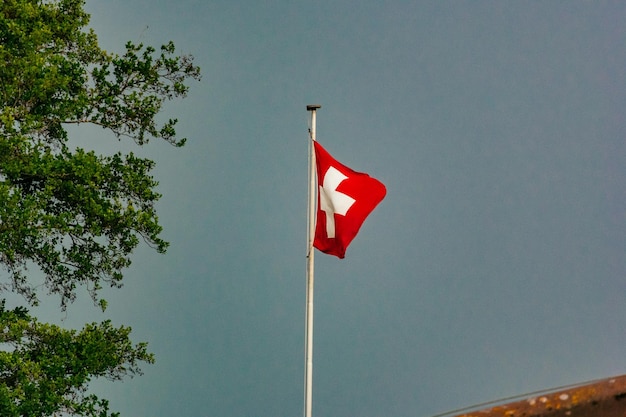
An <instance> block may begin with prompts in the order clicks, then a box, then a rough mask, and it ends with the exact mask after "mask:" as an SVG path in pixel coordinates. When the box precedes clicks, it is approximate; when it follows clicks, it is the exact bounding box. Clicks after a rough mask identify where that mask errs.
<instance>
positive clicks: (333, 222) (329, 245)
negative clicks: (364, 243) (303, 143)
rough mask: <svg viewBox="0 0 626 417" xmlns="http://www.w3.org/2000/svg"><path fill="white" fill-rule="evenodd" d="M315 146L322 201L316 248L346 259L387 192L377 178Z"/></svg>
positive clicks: (319, 202)
mask: <svg viewBox="0 0 626 417" xmlns="http://www.w3.org/2000/svg"><path fill="white" fill-rule="evenodd" d="M314 145H315V160H316V162H317V179H318V200H317V223H316V226H315V240H314V241H313V246H315V247H316V248H317V249H319V250H320V251H322V252H324V253H327V254H329V255H335V256H337V257H339V258H344V257H345V254H346V249H347V248H348V245H349V244H350V242H352V239H354V237H355V236H356V234H357V233H358V232H359V229H360V228H361V225H362V224H363V222H364V221H365V219H366V218H367V216H368V215H369V214H370V213H371V212H372V211H373V210H374V208H375V207H376V206H377V205H378V203H380V202H381V201H382V199H383V198H385V194H386V192H387V190H386V189H385V186H384V185H383V183H381V182H380V181H378V180H377V179H375V178H372V177H370V176H369V175H367V174H365V173H362V172H356V171H353V170H352V169H350V168H348V167H347V166H345V165H343V164H341V163H340V162H338V161H337V160H336V159H335V158H333V157H332V156H331V155H330V154H329V153H328V152H327V151H326V150H325V149H324V148H323V147H322V146H321V145H320V144H319V143H317V142H314Z"/></svg>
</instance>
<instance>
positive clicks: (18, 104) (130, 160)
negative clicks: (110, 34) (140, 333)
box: [0, 0, 200, 416]
mask: <svg viewBox="0 0 626 417" xmlns="http://www.w3.org/2000/svg"><path fill="white" fill-rule="evenodd" d="M83 6H84V1H83V0H3V1H2V2H0V265H1V266H2V267H3V268H4V271H0V291H3V292H7V291H12V292H15V293H18V294H21V295H22V296H24V297H25V299H26V300H27V301H28V303H29V304H31V305H36V304H37V302H38V299H39V297H40V296H41V295H40V294H39V292H38V290H37V288H39V287H43V288H45V289H46V290H47V292H48V293H49V294H55V295H58V296H59V297H60V303H61V308H62V309H65V308H66V307H67V305H68V303H70V302H72V301H74V299H75V298H76V295H77V289H78V288H83V287H84V288H86V289H87V291H88V292H89V294H90V295H91V297H92V298H93V300H94V302H98V303H100V305H101V307H102V308H103V309H104V307H105V305H106V303H105V301H104V300H103V299H101V298H100V296H99V290H100V289H102V287H103V285H110V286H114V287H119V286H120V285H121V282H122V278H123V270H124V269H125V268H126V267H128V266H129V265H130V263H131V254H132V252H133V250H134V249H135V248H136V247H137V245H138V244H139V243H140V241H142V240H143V241H145V242H146V243H147V244H148V245H150V246H151V247H153V248H154V249H156V250H157V251H158V252H165V250H166V248H167V246H168V243H167V242H165V241H164V240H163V239H162V238H160V237H159V235H160V232H161V226H160V225H159V222H158V217H157V215H156V211H155V203H156V202H157V200H158V199H159V197H160V195H159V194H158V193H157V192H156V191H155V188H156V186H157V182H156V181H155V180H154V178H153V177H152V175H151V170H152V169H153V167H154V162H153V161H151V160H149V159H145V158H141V157H138V156H136V155H134V154H133V153H127V154H123V153H121V152H118V153H115V154H113V155H99V154H96V153H95V152H93V151H89V150H85V149H81V148H74V149H72V148H71V147H70V145H69V137H68V127H69V126H71V125H80V124H90V125H95V126H99V127H101V128H103V129H106V130H108V131H109V132H111V134H112V135H114V136H115V137H117V138H118V139H120V140H121V139H124V138H128V139H131V140H134V141H135V142H136V143H137V144H138V145H144V144H146V143H148V142H149V140H150V139H162V140H165V141H167V142H169V143H170V144H172V145H174V146H182V145H183V144H184V142H185V139H184V138H179V137H178V136H177V134H176V130H175V126H176V122H177V121H176V119H171V120H167V121H165V122H159V120H158V119H157V115H158V114H159V113H160V111H161V109H162V106H163V104H164V102H165V101H167V100H171V99H174V98H178V97H184V96H185V95H186V93H187V91H188V86H187V82H188V81H189V80H193V79H199V78H200V75H199V68H198V67H197V66H195V65H194V64H193V60H192V58H191V57H190V56H185V55H182V56H180V55H176V51H175V47H174V45H173V44H172V43H168V44H166V45H163V46H162V47H161V48H160V49H158V50H157V49H156V48H153V47H151V46H144V45H142V44H134V43H132V42H129V43H127V44H126V46H125V52H124V53H122V54H114V53H110V52H107V51H105V50H103V49H101V48H100V47H99V45H98V40H97V37H96V35H95V33H94V32H93V30H90V29H88V28H87V25H88V22H89V15H88V14H87V13H86V12H85V11H84V9H83ZM34 271H36V272H37V274H38V276H40V275H43V279H44V282H43V285H40V284H39V283H35V282H33V280H32V273H33V272H34ZM0 320H2V327H1V328H0V343H2V344H9V345H10V346H11V347H12V348H11V349H9V350H7V351H6V352H5V351H1V352H0V415H2V416H12V415H37V416H38V415H42V416H43V415H51V414H52V413H54V412H56V411H59V410H61V411H63V410H64V411H65V412H71V413H75V414H77V415H98V416H105V415H108V414H107V412H106V411H103V413H104V414H97V412H96V411H94V410H98V409H102V410H105V409H106V401H104V402H101V400H99V399H97V398H96V397H91V396H82V397H81V398H82V400H81V401H82V402H72V401H74V399H75V398H78V397H77V396H78V395H79V394H80V393H82V392H84V391H83V390H84V385H85V384H86V383H87V382H88V381H89V378H90V377H91V376H94V377H96V376H108V377H113V378H116V377H118V376H122V375H124V374H126V373H136V372H137V371H138V367H137V361H148V362H150V361H151V360H152V358H151V356H149V355H148V354H147V353H146V351H145V346H143V345H138V346H135V347H132V345H130V344H129V341H128V332H129V329H126V328H120V329H114V328H112V327H111V325H110V323H103V324H101V325H88V326H86V327H85V328H84V329H83V330H82V331H81V332H79V333H75V332H71V331H64V330H61V329H60V328H57V327H54V326H49V325H44V324H41V323H38V322H37V321H36V320H35V319H33V318H32V317H30V316H29V315H28V313H27V311H26V310H25V309H17V310H12V311H5V310H4V308H2V310H1V311H0ZM81 349H83V350H81ZM100 349H103V350H102V351H101V350H100ZM107 352H108V353H107ZM81 355H82V356H81ZM107 355H109V356H107ZM96 362H97V363H96ZM79 367H83V369H84V371H81V372H78V368H79ZM44 388H46V389H44ZM47 388H49V390H48V389H47ZM36 393H38V394H36ZM31 403H32V404H31ZM35 403H36V404H37V405H35ZM37 407H38V408H37ZM55 407H56V408H55ZM24 410H37V411H29V412H25V411H24Z"/></svg>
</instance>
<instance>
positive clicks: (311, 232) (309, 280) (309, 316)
mask: <svg viewBox="0 0 626 417" xmlns="http://www.w3.org/2000/svg"><path fill="white" fill-rule="evenodd" d="M320 107H322V106H320V105H319V104H309V105H307V106H306V109H307V111H310V112H311V128H310V131H309V132H310V135H311V140H310V141H309V199H308V200H309V207H308V215H307V218H308V223H309V224H308V229H307V255H306V259H307V262H306V264H307V268H306V343H305V373H304V416H305V417H311V415H312V414H311V411H312V399H313V284H314V278H313V270H314V255H315V251H314V250H313V239H314V236H315V204H316V198H315V196H316V195H317V193H316V191H317V190H316V187H315V178H316V166H315V147H314V145H313V142H314V141H315V134H316V132H315V129H316V126H315V124H316V115H317V109H319V108H320Z"/></svg>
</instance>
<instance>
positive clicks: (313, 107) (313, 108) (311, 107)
mask: <svg viewBox="0 0 626 417" xmlns="http://www.w3.org/2000/svg"><path fill="white" fill-rule="evenodd" d="M321 107H322V106H321V105H319V104H307V106H306V109H307V111H311V110H317V109H319V108H321Z"/></svg>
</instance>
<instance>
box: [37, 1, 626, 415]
mask: <svg viewBox="0 0 626 417" xmlns="http://www.w3.org/2000/svg"><path fill="white" fill-rule="evenodd" d="M86 9H87V11H88V12H89V13H91V15H92V20H91V27H92V28H93V29H94V30H95V31H96V33H97V34H98V36H99V40H100V43H101V46H102V47H103V48H105V49H107V50H109V51H112V52H122V51H123V45H124V44H125V42H126V41H128V40H132V41H135V42H143V43H145V44H148V45H155V46H158V45H161V44H163V43H166V42H168V41H169V40H172V41H174V43H175V44H176V45H177V48H178V49H177V50H178V51H179V52H180V53H183V54H191V55H193V56H194V57H195V62H196V64H198V65H199V66H200V67H201V69H202V74H203V78H202V80H201V81H200V82H192V84H191V91H190V94H189V96H188V97H187V98H186V99H184V100H181V101H175V102H171V103H169V104H167V105H166V107H165V109H164V111H163V117H164V119H165V118H169V117H177V118H178V119H179V124H178V126H179V128H178V133H179V134H180V135H181V136H184V137H187V138H188V143H187V145H186V146H185V147H184V148H182V149H177V148H174V147H172V146H170V145H167V144H164V143H159V142H158V141H153V142H151V143H150V144H148V146H146V147H144V148H138V147H137V146H135V145H134V144H132V143H125V141H122V142H118V141H117V139H115V138H114V137H113V136H111V135H107V134H105V132H103V131H100V130H96V129H88V128H85V129H84V130H82V131H76V132H73V135H74V138H75V140H78V141H82V142H81V143H82V146H85V147H92V148H94V149H97V150H99V151H102V152H113V151H117V150H120V149H122V150H125V151H129V150H131V151H133V152H135V153H138V154H140V155H142V156H145V157H149V158H152V159H154V160H155V161H156V163H157V167H156V168H155V170H154V176H155V178H156V179H157V180H158V181H159V182H160V185H159V188H158V190H159V192H161V193H162V194H163V197H162V199H161V200H160V202H159V204H158V211H159V218H160V220H161V223H162V225H163V226H164V232H163V237H164V238H166V239H167V240H168V241H170V242H171V247H170V249H169V251H168V252H167V254H165V255H160V254H157V253H155V252H154V251H151V250H149V249H148V248H146V247H143V248H140V249H139V250H137V252H136V253H135V257H134V262H133V265H132V266H131V267H130V268H129V269H128V270H127V272H126V274H125V279H124V282H125V285H124V287H123V288H122V289H120V290H111V291H110V292H107V300H108V302H109V308H108V309H107V311H106V312H105V313H101V312H99V311H98V310H97V308H95V307H93V306H92V305H91V303H90V302H89V300H88V299H87V298H88V296H87V295H86V293H85V294H83V299H84V300H83V301H78V302H77V303H76V304H75V305H73V306H71V307H70V308H69V309H68V311H67V312H66V313H61V312H59V311H58V309H57V308H56V303H57V301H58V300H54V299H52V300H50V301H49V302H48V305H47V307H46V303H44V306H43V307H42V310H41V311H43V312H45V317H46V318H50V319H51V320H61V321H60V322H61V323H62V324H63V325H65V326H69V327H80V326H82V324H83V323H84V322H86V321H92V320H97V321H100V320H104V319H107V318H110V319H112V320H113V321H114V323H115V324H118V325H121V324H125V325H129V326H131V327H132V328H133V337H134V340H135V341H137V342H139V341H147V342H148V343H149V347H150V349H151V351H152V352H154V353H155V355H156V363H155V364H154V365H149V366H146V367H145V375H144V376H142V377H137V378H134V379H130V380H126V381H125V382H122V383H119V382H116V383H108V382H97V383H95V384H94V385H93V390H94V392H96V393H98V394H101V395H102V396H104V397H107V398H109V399H110V401H111V407H112V409H114V410H118V411H120V412H121V413H122V416H140V417H141V416H154V417H160V416H180V417H216V416H229V417H265V416H267V417H270V416H271V417H276V416H284V417H287V416H298V415H302V412H303V397H304V394H303V393H304V387H303V381H304V325H305V272H306V257H305V256H306V228H307V225H306V204H307V174H308V172H307V158H308V154H307V147H308V132H307V130H308V128H309V113H308V112H307V111H306V105H307V104H320V105H321V106H322V107H321V109H320V110H319V111H318V113H317V139H318V140H319V141H320V143H321V144H322V145H323V146H324V147H325V148H326V149H327V150H328V151H329V152H330V153H331V154H332V155H333V156H335V157H336V158H337V159H338V160H339V161H341V162H342V163H344V164H346V165H348V166H350V167H351V168H353V169H355V170H357V171H364V172H367V173H369V174H370V175H372V176H374V177H376V178H377V179H379V180H380V181H382V182H383V183H384V184H385V185H386V187H387V197H386V198H385V200H384V201H383V202H382V203H381V204H380V205H379V206H378V208H377V209H376V210H375V211H374V212H373V213H372V214H371V215H370V217H369V218H368V219H367V221H366V223H365V224H364V226H363V227H362V229H361V231H360V233H359V235H358V236H357V237H356V239H355V240H354V241H353V243H352V244H351V246H350V247H349V248H348V251H347V255H346V258H345V259H343V260H340V259H337V258H335V257H331V256H327V255H324V254H321V253H319V252H318V253H317V254H316V257H315V262H316V263H315V270H316V273H315V285H316V286H315V330H314V335H315V342H314V358H313V362H314V365H313V366H314V371H313V381H314V382H313V414H314V415H315V416H326V417H334V416H359V417H380V416H386V417H409V416H419V417H431V416H433V415H435V414H438V413H442V412H445V411H448V410H454V409H457V408H460V407H465V406H471V405H473V404H477V403H481V402H484V401H490V400H496V399H498V398H503V397H508V396H512V395H517V394H523V393H526V392H531V391H536V390H539V389H543V388H550V387H555V386H561V385H566V384H572V383H577V382H582V381H587V380H591V379H596V378H604V377H609V376H613V375H620V374H624V373H626V354H625V351H624V346H626V256H625V255H626V142H625V140H624V139H625V136H626V116H625V109H626V48H625V47H624V40H625V39H626V26H625V25H624V21H626V3H624V2H621V1H617V0H616V1H593V2H591V1H575V0H572V1H534V2H522V1H515V2H501V1H486V0H476V1H447V0H444V1H416V0H415V1H401V0H389V1H385V2H378V1H360V2H357V1H346V0H316V1H301V0H267V1H251V0H208V1H207V0H176V1H171V0H152V1H148V0H133V1H128V0H107V1H88V2H87V5H86Z"/></svg>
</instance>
